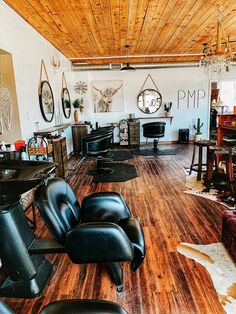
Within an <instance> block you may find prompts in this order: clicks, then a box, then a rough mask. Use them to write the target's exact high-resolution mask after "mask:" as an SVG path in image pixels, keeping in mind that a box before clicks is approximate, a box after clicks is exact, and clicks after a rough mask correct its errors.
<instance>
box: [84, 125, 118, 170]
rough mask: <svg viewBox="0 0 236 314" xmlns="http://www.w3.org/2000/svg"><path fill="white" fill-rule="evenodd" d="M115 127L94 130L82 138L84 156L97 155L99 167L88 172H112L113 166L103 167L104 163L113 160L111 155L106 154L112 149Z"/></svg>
mask: <svg viewBox="0 0 236 314" xmlns="http://www.w3.org/2000/svg"><path fill="white" fill-rule="evenodd" d="M113 129H114V128H113V127H112V129H107V130H104V129H103V130H102V131H97V132H96V131H94V132H92V133H90V134H88V135H87V136H85V137H83V138H82V147H83V156H96V157H97V167H96V168H95V169H92V170H89V171H88V174H92V175H93V174H95V173H101V174H102V173H104V174H107V173H111V172H112V169H111V168H107V167H103V164H104V162H106V161H111V160H112V159H111V158H110V157H109V158H106V157H105V156H106V154H107V153H108V152H109V151H110V149H111V142H112V138H113Z"/></svg>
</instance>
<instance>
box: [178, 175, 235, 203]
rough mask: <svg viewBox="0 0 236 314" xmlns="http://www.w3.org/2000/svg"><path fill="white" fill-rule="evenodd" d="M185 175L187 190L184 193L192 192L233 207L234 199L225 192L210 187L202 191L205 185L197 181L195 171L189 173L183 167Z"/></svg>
mask: <svg viewBox="0 0 236 314" xmlns="http://www.w3.org/2000/svg"><path fill="white" fill-rule="evenodd" d="M184 171H185V175H186V188H187V190H186V191H184V193H187V194H192V195H196V196H201V197H204V198H207V199H209V200H212V201H215V202H218V203H220V204H223V205H225V206H227V207H228V208H229V209H234V203H235V201H234V200H231V199H230V197H229V194H227V193H226V192H221V193H220V192H219V191H217V190H215V189H212V188H211V189H210V191H209V192H204V189H205V185H204V184H203V182H202V181H197V174H196V172H192V173H191V175H189V169H184Z"/></svg>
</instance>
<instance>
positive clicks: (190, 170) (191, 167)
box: [189, 145, 195, 175]
mask: <svg viewBox="0 0 236 314" xmlns="http://www.w3.org/2000/svg"><path fill="white" fill-rule="evenodd" d="M194 160H195V145H193V157H192V162H191V166H190V169H189V175H190V174H191V173H192V169H193V165H194Z"/></svg>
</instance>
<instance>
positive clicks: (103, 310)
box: [0, 299, 127, 314]
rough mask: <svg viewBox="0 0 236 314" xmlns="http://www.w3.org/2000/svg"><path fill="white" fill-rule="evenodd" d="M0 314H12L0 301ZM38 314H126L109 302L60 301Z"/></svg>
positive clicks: (49, 305) (119, 307)
mask: <svg viewBox="0 0 236 314" xmlns="http://www.w3.org/2000/svg"><path fill="white" fill-rule="evenodd" d="M0 313H1V314H14V312H13V311H12V310H11V309H10V308H9V307H8V306H7V305H6V303H5V302H3V301H0ZM39 314H127V312H126V311H125V310H124V308H123V307H121V306H120V305H119V304H117V303H114V302H111V301H100V300H73V299H71V300H60V301H55V302H51V303H49V304H47V305H46V306H45V307H43V309H42V310H41V311H40V312H39Z"/></svg>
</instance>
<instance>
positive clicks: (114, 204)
mask: <svg viewBox="0 0 236 314" xmlns="http://www.w3.org/2000/svg"><path fill="white" fill-rule="evenodd" d="M130 217H131V213H130V209H129V207H128V205H127V204H126V202H125V200H124V198H123V197H122V196H121V195H120V194H119V193H115V192H98V193H92V194H90V195H88V196H86V197H84V199H83V201H82V204H81V222H83V223H84V222H97V221H100V222H101V221H104V222H105V221H106V222H114V223H116V222H117V221H119V220H121V219H124V218H130Z"/></svg>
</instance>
